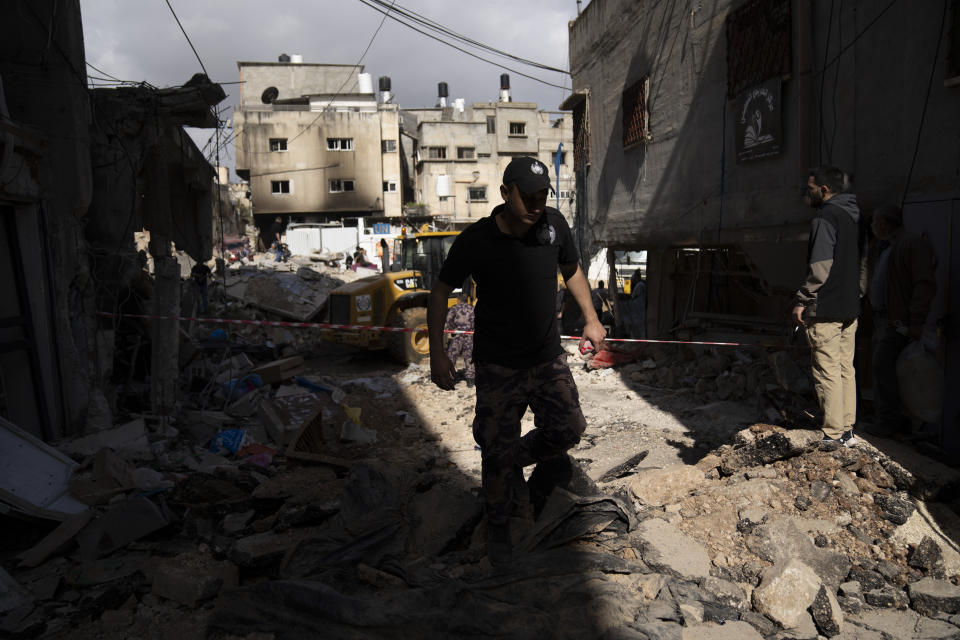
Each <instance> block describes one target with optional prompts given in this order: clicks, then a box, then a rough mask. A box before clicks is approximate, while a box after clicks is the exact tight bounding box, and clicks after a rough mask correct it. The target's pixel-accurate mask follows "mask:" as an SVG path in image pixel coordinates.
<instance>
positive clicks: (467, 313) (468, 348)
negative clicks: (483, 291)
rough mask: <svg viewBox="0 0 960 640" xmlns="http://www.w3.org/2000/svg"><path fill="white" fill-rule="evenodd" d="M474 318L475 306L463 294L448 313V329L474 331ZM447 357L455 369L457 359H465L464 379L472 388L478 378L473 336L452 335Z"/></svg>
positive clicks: (470, 334)
mask: <svg viewBox="0 0 960 640" xmlns="http://www.w3.org/2000/svg"><path fill="white" fill-rule="evenodd" d="M473 318H474V314H473V305H472V304H470V298H469V297H468V296H467V294H466V293H463V292H461V293H460V295H459V296H457V304H455V305H453V306H452V307H450V310H449V311H447V322H446V327H447V329H450V330H454V331H473ZM447 357H448V358H450V362H452V363H453V366H454V367H456V366H457V359H458V358H463V364H464V367H465V372H464V378H466V380H467V386H468V387H472V386H473V380H474V378H475V377H476V374H475V372H474V368H473V334H472V333H469V334H464V333H454V334H451V335H450V342H449V344H447Z"/></svg>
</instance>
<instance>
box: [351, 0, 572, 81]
mask: <svg viewBox="0 0 960 640" xmlns="http://www.w3.org/2000/svg"><path fill="white" fill-rule="evenodd" d="M370 1H371V2H373V3H374V4H378V5H380V6H386V4H387V3H386V2H385V0H370ZM394 13H395V14H400V15H402V16H404V17H405V18H407V19H409V20H412V21H414V22H416V23H418V24H421V25H423V26H424V27H426V28H428V29H430V30H431V31H434V32H437V33H440V34H443V35H446V36H449V37H451V38H454V39H456V40H459V41H460V42H463V43H464V44H468V45H471V46H473V47H476V48H478V49H483V50H485V51H489V52H490V53H495V54H497V55H499V56H503V57H504V58H509V59H511V60H515V61H516V62H520V63H522V64H525V65H529V66H531V67H537V68H538V69H543V70H545V71H555V72H557V73H563V74H565V75H570V72H569V71H567V70H566V69H558V68H557V67H551V66H550V65H546V64H543V63H540V62H536V61H534V60H530V59H528V58H521V57H520V56H515V55H513V54H512V53H508V52H506V51H503V50H501V49H497V48H495V47H491V46H490V45H487V44H484V43H482V42H480V41H478V40H474V39H472V38H470V37H468V36H465V35H463V34H460V33H457V32H456V31H453V30H451V29H448V28H447V27H445V26H443V25H442V24H440V23H439V22H437V21H435V20H431V19H430V18H428V17H426V16H424V15H422V14H419V13H417V12H416V11H412V10H410V9H406V8H404V7H401V6H399V5H394Z"/></svg>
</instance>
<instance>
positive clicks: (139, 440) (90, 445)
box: [58, 418, 153, 458]
mask: <svg viewBox="0 0 960 640" xmlns="http://www.w3.org/2000/svg"><path fill="white" fill-rule="evenodd" d="M58 446H59V448H60V449H61V450H62V451H64V452H66V453H68V454H70V455H77V456H90V455H93V454H95V453H96V452H97V451H100V450H101V449H105V448H108V449H113V450H114V451H116V452H118V453H122V454H124V455H130V456H134V457H146V458H151V457H153V452H152V450H151V449H150V441H149V440H148V439H147V426H146V423H145V422H144V421H143V418H137V419H136V420H131V421H130V422H127V423H125V424H122V425H120V426H119V427H116V428H114V429H109V430H107V431H100V432H98V433H94V434H91V435H89V436H84V437H82V438H77V439H76V440H70V441H68V442H61V443H59V445H58Z"/></svg>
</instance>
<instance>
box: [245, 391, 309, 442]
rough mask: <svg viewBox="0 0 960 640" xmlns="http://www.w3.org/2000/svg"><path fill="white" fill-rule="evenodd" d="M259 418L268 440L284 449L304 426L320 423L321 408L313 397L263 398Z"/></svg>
mask: <svg viewBox="0 0 960 640" xmlns="http://www.w3.org/2000/svg"><path fill="white" fill-rule="evenodd" d="M259 416H260V420H261V422H262V423H263V425H264V426H265V427H266V428H267V433H268V434H269V435H270V438H271V439H272V440H273V441H274V442H275V443H276V444H277V445H278V446H280V447H286V446H287V445H289V444H290V443H291V442H292V441H293V439H294V437H295V436H296V435H297V434H298V433H299V432H300V431H301V430H303V429H304V428H305V425H307V426H309V425H310V424H312V423H314V422H317V423H320V422H321V421H322V417H323V407H322V405H321V403H319V402H318V401H317V399H316V398H314V397H313V395H296V396H284V397H283V398H275V399H273V400H270V399H268V398H264V399H263V400H262V401H261V402H260V408H259Z"/></svg>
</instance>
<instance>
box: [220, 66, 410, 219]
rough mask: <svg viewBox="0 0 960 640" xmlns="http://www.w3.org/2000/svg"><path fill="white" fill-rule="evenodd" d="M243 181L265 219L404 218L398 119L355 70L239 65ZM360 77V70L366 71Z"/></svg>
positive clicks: (237, 127) (237, 120)
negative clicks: (400, 216) (246, 182)
mask: <svg viewBox="0 0 960 640" xmlns="http://www.w3.org/2000/svg"><path fill="white" fill-rule="evenodd" d="M237 65H238V67H239V70H240V80H241V82H242V84H241V87H242V88H241V101H240V105H239V106H238V107H236V108H235V110H234V122H233V126H234V131H235V132H236V138H235V147H236V167H237V169H236V170H237V175H239V176H240V177H241V178H243V179H245V180H247V181H248V182H249V184H250V192H251V200H252V203H253V211H254V214H255V215H256V217H257V220H258V223H259V225H260V226H261V228H264V227H265V225H264V218H268V217H273V216H277V215H280V216H284V218H285V219H287V220H291V221H296V222H340V221H343V220H344V219H345V218H356V217H368V218H383V217H396V216H399V215H400V212H401V204H402V203H401V190H400V186H399V185H400V184H401V174H400V170H401V161H400V152H399V135H400V134H399V131H400V129H399V124H400V120H399V112H398V108H397V106H396V105H392V104H381V103H379V102H378V101H377V96H376V94H375V93H374V91H373V85H372V81H371V78H370V76H369V74H366V73H363V67H354V66H353V65H335V64H315V63H305V62H303V61H302V60H301V58H300V57H299V56H287V55H282V56H280V58H279V59H278V61H277V62H238V63H237ZM358 72H359V73H358Z"/></svg>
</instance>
